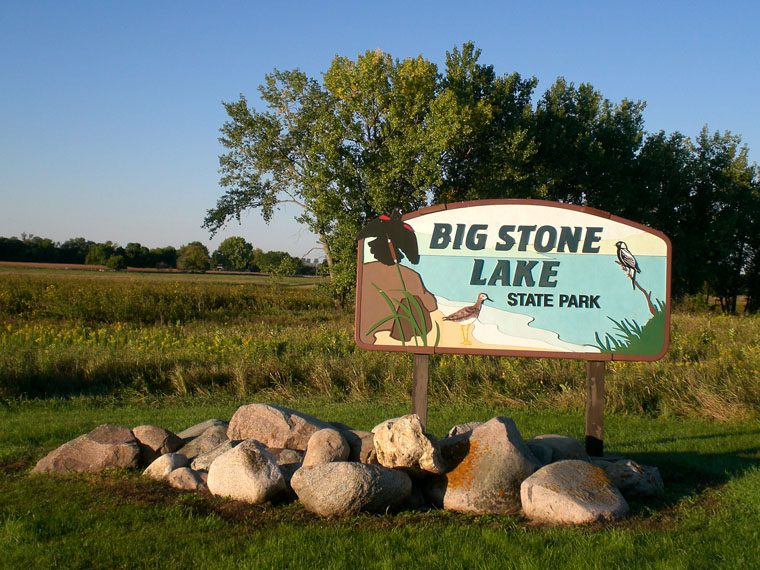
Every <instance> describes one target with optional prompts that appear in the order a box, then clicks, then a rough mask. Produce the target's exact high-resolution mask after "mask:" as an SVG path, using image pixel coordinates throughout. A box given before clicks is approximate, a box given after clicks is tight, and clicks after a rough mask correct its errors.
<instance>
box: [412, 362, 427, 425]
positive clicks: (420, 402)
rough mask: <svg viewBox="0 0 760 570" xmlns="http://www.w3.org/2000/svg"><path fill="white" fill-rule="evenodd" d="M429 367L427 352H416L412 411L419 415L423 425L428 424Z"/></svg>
mask: <svg viewBox="0 0 760 570" xmlns="http://www.w3.org/2000/svg"><path fill="white" fill-rule="evenodd" d="M429 369H430V357H429V356H428V355H427V354H415V355H414V372H413V376H414V379H413V382H412V413H413V414H417V415H418V416H419V418H420V423H422V426H423V427H425V426H426V425H427V406H428V394H427V391H428V373H429Z"/></svg>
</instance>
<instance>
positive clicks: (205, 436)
mask: <svg viewBox="0 0 760 570" xmlns="http://www.w3.org/2000/svg"><path fill="white" fill-rule="evenodd" d="M227 440H228V438H227V428H226V427H225V426H223V425H212V426H211V427H208V428H206V430H205V431H204V432H203V433H201V435H199V436H198V437H196V438H193V439H191V440H190V441H189V442H188V443H186V444H185V445H183V446H182V447H180V448H179V449H178V450H177V451H178V453H181V454H182V455H184V456H185V457H187V458H188V459H189V460H191V461H192V460H193V459H195V458H196V457H198V456H199V455H203V454H204V453H208V452H209V451H211V450H212V449H214V448H215V447H217V446H218V445H220V444H222V443H224V442H225V441H227Z"/></svg>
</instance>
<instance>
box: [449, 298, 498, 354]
mask: <svg viewBox="0 0 760 570" xmlns="http://www.w3.org/2000/svg"><path fill="white" fill-rule="evenodd" d="M484 301H491V302H492V303H493V299H491V298H490V297H489V296H488V295H487V294H485V293H480V294H479V295H478V298H477V300H476V301H475V304H474V305H470V306H469V307H462V308H461V309H459V310H458V311H457V312H455V313H451V314H450V315H448V316H446V317H443V320H444V321H453V322H455V323H459V325H460V326H461V331H462V343H461V344H463V345H465V346H468V345H471V344H472V341H470V334H471V330H472V325H473V324H474V323H475V321H476V320H478V317H479V316H480V309H481V307H482V306H483V302H484Z"/></svg>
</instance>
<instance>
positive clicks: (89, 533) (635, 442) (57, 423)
mask: <svg viewBox="0 0 760 570" xmlns="http://www.w3.org/2000/svg"><path fill="white" fill-rule="evenodd" d="M248 401H249V400H247V399H246V400H237V399H235V398H226V399H225V398H220V397H198V396H196V397H170V398H163V399H161V400H160V401H153V402H143V403H134V402H133V403H125V402H124V401H119V400H114V399H108V398H105V399H103V398H101V399H98V398H78V399H73V400H67V401H51V400H47V401H33V402H17V403H12V404H7V405H6V406H5V407H4V408H3V409H2V411H0V423H1V424H2V425H3V426H4V428H3V430H2V433H0V471H2V476H1V477H0V545H1V546H2V547H3V558H2V560H1V561H0V566H5V567H9V568H28V567H34V568H41V567H66V568H114V567H124V568H155V567H162V568H187V567H210V568H241V567H242V568H255V567H266V568H269V567H284V568H292V567H300V568H358V567H366V568H547V567H556V568H567V567H575V568H587V567H589V568H623V567H625V568H650V567H660V568H716V567H721V568H755V567H757V565H758V564H760V554H758V548H757V546H758V545H759V544H760V529H758V526H757V514H758V512H760V491H759V490H760V449H759V448H758V437H760V426H758V425H757V423H756V422H725V423H721V424H716V423H714V422H711V421H707V420H698V419H682V418H670V419H663V418H658V419H654V418H649V417H641V416H619V415H615V414H612V415H610V416H609V417H608V421H607V438H608V446H609V447H610V448H611V450H612V451H616V452H622V453H625V454H627V455H629V456H631V457H634V458H636V459H638V460H640V461H642V462H645V463H649V464H655V465H658V466H659V468H660V470H661V471H662V474H663V477H664V480H665V483H666V488H667V495H666V497H664V498H663V499H661V500H658V501H656V502H650V503H647V504H640V503H632V516H631V517H629V518H628V519H626V520H625V521H623V522H621V523H617V524H613V525H599V526H592V527H583V528H556V527H547V526H541V525H531V524H528V523H527V522H525V521H524V520H521V519H520V518H519V517H506V516H467V515H461V514H457V513H452V512H446V511H431V512H427V513H401V514H398V515H394V516H376V515H360V516H355V517H348V518H342V519H336V520H324V519H320V518H318V517H316V516H314V515H311V514H310V513H307V512H306V511H304V510H303V509H302V508H301V507H300V506H299V505H298V504H297V503H292V504H286V505H277V506H272V505H267V506H261V507H255V506H249V505H243V504H239V503H235V502H233V501H228V500H223V499H219V498H215V497H210V496H207V495H194V494H190V493H182V492H178V491H174V490H172V489H170V488H168V487H165V486H163V485H161V484H157V483H154V482H149V481H145V480H144V479H142V478H141V477H140V476H139V475H137V474H133V473H126V472H113V473H105V474H99V475H71V476H57V477H52V476H34V477H29V476H28V475H27V471H28V468H29V467H31V465H32V464H33V462H34V461H35V460H36V459H37V458H38V457H39V456H41V455H42V454H43V453H44V452H45V451H47V450H48V449H50V448H52V447H54V446H56V445H58V444H60V443H62V442H63V441H66V440H68V439H70V438H71V437H74V436H76V435H78V434H80V433H82V432H85V431H87V430H89V429H91V428H92V427H94V426H95V425H97V424H99V423H102V422H104V421H113V422H118V423H120V424H123V425H128V426H134V425H137V424H141V423H146V422H148V423H157V424H160V425H165V426H167V427H170V428H172V429H174V430H179V429H181V428H184V427H186V426H187V425H190V424H192V423H194V422H196V421H200V420H203V419H206V418H208V417H222V418H229V417H230V415H231V413H232V412H233V411H234V409H235V408H236V406H237V405H238V404H239V403H242V402H248ZM278 402H279V403H285V404H289V405H292V406H295V407H297V408H299V409H302V410H304V411H307V412H310V413H313V414H316V415H319V416H321V417H323V418H327V419H331V420H337V421H342V422H344V423H349V424H352V425H354V426H355V427H358V428H363V429H368V428H371V427H372V426H373V425H374V424H375V423H376V422H379V421H380V420H381V419H384V418H387V417H390V416H395V415H398V414H400V413H403V412H404V411H406V405H405V404H402V403H396V404H393V403H383V404H379V405H378V404H375V403H371V402H350V403H346V402H343V403H336V402H332V401H329V400H325V399H313V398H310V399H297V400H278ZM497 414H502V415H509V416H510V417H512V418H514V419H515V421H516V422H517V424H518V425H519V426H520V429H521V431H522V433H523V435H524V436H526V437H527V436H532V435H536V434H539V433H546V432H559V433H567V434H571V435H576V436H579V435H581V430H582V416H581V415H580V414H575V413H571V412H557V411H556V410H553V409H531V410H526V409H510V408H507V407H503V406H500V405H490V404H484V403H472V404H469V405H467V404H461V405H452V404H444V405H441V404H435V405H433V406H432V407H431V410H430V429H431V431H433V432H434V433H437V434H439V435H440V434H442V433H444V432H445V431H446V430H447V429H448V428H449V427H450V426H451V425H452V424H453V423H456V422H460V421H463V420H466V419H481V420H483V419H487V418H489V417H492V416H494V415H497Z"/></svg>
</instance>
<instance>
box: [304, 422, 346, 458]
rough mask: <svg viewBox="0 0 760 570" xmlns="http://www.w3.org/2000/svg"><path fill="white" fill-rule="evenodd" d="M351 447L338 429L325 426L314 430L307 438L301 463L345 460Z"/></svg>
mask: <svg viewBox="0 0 760 570" xmlns="http://www.w3.org/2000/svg"><path fill="white" fill-rule="evenodd" d="M350 451H351V448H350V447H349V446H348V442H347V441H346V440H345V438H344V437H343V436H342V435H341V434H340V432H339V431H338V430H335V429H332V428H325V429H320V430H317V431H315V432H314V433H313V434H312V436H311V437H310V438H309V444H308V446H307V447H306V455H305V456H304V458H303V465H304V466H309V465H318V464H320V463H331V462H332V461H345V460H346V459H348V454H349V453H350Z"/></svg>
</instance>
